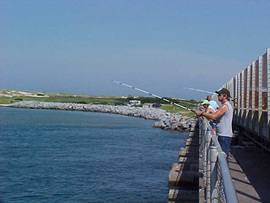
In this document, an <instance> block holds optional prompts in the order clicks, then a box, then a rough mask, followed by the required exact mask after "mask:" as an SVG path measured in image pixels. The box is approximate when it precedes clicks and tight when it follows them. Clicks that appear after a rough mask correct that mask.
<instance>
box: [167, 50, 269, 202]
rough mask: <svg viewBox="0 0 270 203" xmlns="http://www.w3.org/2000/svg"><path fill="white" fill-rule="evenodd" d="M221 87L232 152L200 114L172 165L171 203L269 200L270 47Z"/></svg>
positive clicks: (170, 176) (169, 182) (169, 198)
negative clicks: (229, 115)
mask: <svg viewBox="0 0 270 203" xmlns="http://www.w3.org/2000/svg"><path fill="white" fill-rule="evenodd" d="M222 87H225V88H227V89H228V90H229V91H230V92H231V95H232V101H231V102H232V104H233V107H234V117H233V130H234V138H233V142H232V150H231V154H230V155H229V156H228V157H226V155H225V153H224V152H223V151H222V150H221V147H220V145H219V143H218V141H217V137H216V135H215V131H213V130H212V128H211V126H210V125H209V123H208V121H207V120H206V119H205V118H199V119H198V121H197V125H196V127H195V128H194V129H193V130H192V131H191V132H190V134H189V137H188V139H187V141H186V144H185V146H184V147H183V148H182V149H181V150H180V153H179V156H178V160H177V162H176V163H174V164H173V165H172V169H171V171H170V174H169V181H168V185H169V195H168V202H169V203H175V202H181V203H192V202H200V203H204V202H206V203H212V202H214V203H219V202H226V203H261V202H270V194H269V188H270V178H269V170H270V154H269V152H270V49H269V48H268V49H267V50H266V52H265V53H263V55H262V56H259V57H258V58H257V59H256V60H254V61H253V62H252V63H251V64H250V65H248V66H247V67H246V68H245V69H244V70H242V71H241V72H240V73H238V74H237V75H235V76H234V77H233V78H232V79H231V80H229V81H228V82H226V83H225V84H224V85H223V86H222Z"/></svg>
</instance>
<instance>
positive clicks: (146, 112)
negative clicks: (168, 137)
mask: <svg viewBox="0 0 270 203" xmlns="http://www.w3.org/2000/svg"><path fill="white" fill-rule="evenodd" d="M5 106H6V107H14V108H31V109H54V110H68V111H89V112H101V113H113V114H120V115H124V116H132V117H140V118H144V119H149V120H157V121H156V122H155V123H154V126H153V127H156V128H162V129H166V130H178V131H189V130H190V129H192V127H194V125H195V119H194V118H189V117H186V116H182V115H179V114H174V113H169V112H166V111H165V110H162V109H158V108H149V107H130V106H113V105H97V104H75V103H57V102H38V101H21V102H16V103H13V104H9V105H5Z"/></svg>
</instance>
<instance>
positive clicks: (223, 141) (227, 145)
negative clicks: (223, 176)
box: [218, 136, 232, 156]
mask: <svg viewBox="0 0 270 203" xmlns="http://www.w3.org/2000/svg"><path fill="white" fill-rule="evenodd" d="M231 141H232V138H231V137H225V136H218V142H219V144H220V146H221V149H222V150H223V152H225V153H226V155H227V156H228V155H229V152H230V150H231Z"/></svg>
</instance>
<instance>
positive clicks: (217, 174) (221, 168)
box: [199, 118, 238, 203]
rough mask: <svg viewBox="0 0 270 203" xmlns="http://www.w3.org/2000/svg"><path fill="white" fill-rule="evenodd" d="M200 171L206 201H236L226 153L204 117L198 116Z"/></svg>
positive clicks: (229, 202)
mask: <svg viewBox="0 0 270 203" xmlns="http://www.w3.org/2000/svg"><path fill="white" fill-rule="evenodd" d="M199 143H200V149H199V151H200V172H201V173H203V189H204V199H205V200H206V202H207V203H217V202H225V203H238V199H237V196H236V191H235V188H234V185H233V182H232V178H231V175H230V171H229V167H228V163H227V160H226V154H225V153H224V152H223V151H222V149H221V147H220V145H219V142H218V140H217V136H216V134H215V132H214V131H213V130H212V128H211V126H210V125H209V122H208V121H207V119H205V118H199Z"/></svg>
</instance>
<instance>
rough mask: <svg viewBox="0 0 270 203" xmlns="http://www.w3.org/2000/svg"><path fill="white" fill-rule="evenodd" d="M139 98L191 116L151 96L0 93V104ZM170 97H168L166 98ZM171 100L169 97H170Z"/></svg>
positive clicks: (186, 102) (189, 103) (193, 104)
mask: <svg viewBox="0 0 270 203" xmlns="http://www.w3.org/2000/svg"><path fill="white" fill-rule="evenodd" d="M134 99H136V100H140V101H141V103H142V104H145V103H160V104H162V106H161V108H162V109H164V110H166V111H168V112H172V113H181V114H183V115H187V116H192V113H191V112H190V111H187V110H185V109H182V108H179V107H176V106H173V105H171V104H168V103H166V102H164V101H163V100H160V99H158V98H153V97H116V96H111V97H109V96H108V97H106V96H103V97H97V96H84V95H70V94H62V93H61V94H46V95H45V94H40V95H39V94H37V95H34V94H33V95H32V96H31V95H30V96H29V95H27V96H25V95H16V94H15V96H14V95H6V96H3V95H0V104H11V103H14V102H19V101H42V102H61V103H78V104H104V105H106V104H107V105H126V104H127V103H128V102H129V100H134ZM168 99H170V98H168ZM170 100H171V99H170ZM171 101H173V102H175V103H178V104H181V105H183V106H186V107H188V108H194V107H196V105H197V102H196V101H193V100H191V101H189V100H178V99H172V100H171Z"/></svg>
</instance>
